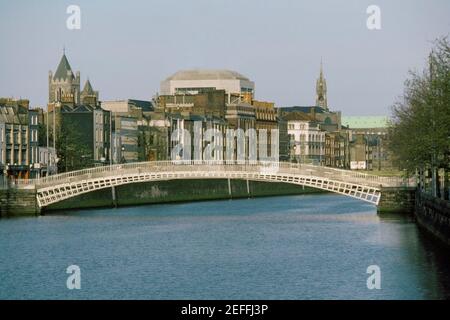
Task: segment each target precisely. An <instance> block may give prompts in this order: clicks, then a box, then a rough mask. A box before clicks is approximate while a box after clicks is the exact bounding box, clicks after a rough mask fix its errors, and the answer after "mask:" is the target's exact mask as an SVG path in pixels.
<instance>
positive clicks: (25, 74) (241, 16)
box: [0, 0, 450, 115]
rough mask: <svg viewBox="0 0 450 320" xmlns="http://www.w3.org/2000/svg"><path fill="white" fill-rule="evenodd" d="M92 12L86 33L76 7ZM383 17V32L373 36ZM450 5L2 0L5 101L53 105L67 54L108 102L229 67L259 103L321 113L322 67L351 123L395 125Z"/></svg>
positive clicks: (332, 99) (443, 30)
mask: <svg viewBox="0 0 450 320" xmlns="http://www.w3.org/2000/svg"><path fill="white" fill-rule="evenodd" d="M71 4H77V5H79V6H80V7H81V20H82V25H81V30H76V31H73V30H68V29H67V28H66V19H67V17H68V14H66V8H67V6H68V5H71ZM370 4H376V5H378V6H379V7H380V8H381V23H382V29H381V30H379V31H370V30H368V29H367V28H366V19H367V14H366V8H367V6H368V5H370ZM449 15H450V1H448V0H430V1H426V0H415V1H411V0H389V1H385V0H371V1H365V0H339V1H337V0H329V1H312V0H310V1H300V0H292V1H286V0H271V1H267V0H241V1H232V0H227V1H225V0H220V1H219V0H184V1H180V0H179V1H174V0H169V1H167V0H161V1H134V0H127V1H82V0H71V1H54V0H40V1H31V0H30V1H6V0H0V43H1V47H0V96H8V97H9V96H13V97H16V98H19V97H23V98H28V99H30V100H31V105H32V106H43V105H45V104H46V103H47V98H48V80H47V79H48V71H49V70H53V71H55V70H56V67H57V64H58V62H59V60H60V58H61V54H62V49H63V46H65V47H66V53H67V57H68V59H69V62H70V64H71V66H72V69H73V70H74V71H78V70H79V71H80V72H81V77H82V82H83V83H84V81H85V80H86V78H87V77H89V79H90V80H91V83H92V85H93V86H94V89H95V90H99V91H100V99H103V100H106V99H125V98H136V99H150V98H151V97H152V96H153V95H154V94H155V93H156V92H157V91H158V90H159V83H160V81H161V80H163V79H164V78H166V77H167V76H169V75H171V74H172V73H174V72H176V71H177V70H180V69H188V68H220V69H222V68H224V69H231V70H235V71H238V72H240V73H242V74H244V75H246V76H248V77H249V78H251V79H252V80H253V81H255V84H256V98H257V99H260V100H264V99H266V100H270V101H274V102H275V103H276V105H277V106H291V105H311V104H314V99H315V96H314V94H315V92H314V90H315V89H314V87H315V81H316V78H317V76H318V73H319V65H320V59H321V57H322V58H323V62H324V70H325V77H326V79H327V84H328V101H329V105H330V107H331V108H332V109H334V110H341V111H342V112H343V113H344V114H345V115H369V114H373V115H384V114H389V113H390V105H392V103H393V102H394V100H395V99H396V98H397V97H398V96H399V95H400V94H401V93H402V90H403V82H404V80H405V79H406V77H407V74H408V70H409V69H414V68H417V69H420V68H422V67H423V66H424V65H425V59H426V57H427V55H428V52H429V50H430V48H431V47H432V41H433V40H434V39H435V38H437V37H439V36H442V35H446V34H449V32H450V19H449Z"/></svg>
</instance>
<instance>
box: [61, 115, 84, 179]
mask: <svg viewBox="0 0 450 320" xmlns="http://www.w3.org/2000/svg"><path fill="white" fill-rule="evenodd" d="M82 141H83V133H82V132H81V131H80V130H76V127H75V126H74V125H73V124H72V123H71V122H70V121H67V120H66V121H64V123H63V125H62V126H61V129H60V132H59V139H57V140H56V150H58V158H59V159H60V160H59V162H58V172H67V171H73V170H80V169H83V168H87V167H90V166H92V151H91V149H90V148H89V146H87V145H86V144H84V143H83V142H82Z"/></svg>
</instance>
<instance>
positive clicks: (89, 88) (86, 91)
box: [82, 78, 95, 96]
mask: <svg viewBox="0 0 450 320" xmlns="http://www.w3.org/2000/svg"><path fill="white" fill-rule="evenodd" d="M82 93H83V95H85V96H88V95H89V96H90V95H95V92H94V89H92V85H91V82H90V81H89V78H88V79H87V80H86V83H85V84H84V88H83V91H82Z"/></svg>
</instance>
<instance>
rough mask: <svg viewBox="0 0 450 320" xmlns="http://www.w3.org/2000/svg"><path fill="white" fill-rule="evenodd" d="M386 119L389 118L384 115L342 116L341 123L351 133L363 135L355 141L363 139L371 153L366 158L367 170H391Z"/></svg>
mask: <svg viewBox="0 0 450 320" xmlns="http://www.w3.org/2000/svg"><path fill="white" fill-rule="evenodd" d="M388 121H389V118H388V117H386V116H346V117H342V125H343V126H345V127H347V128H349V130H350V131H351V133H352V135H354V136H355V135H363V136H364V139H361V138H360V139H357V140H355V143H357V142H360V143H361V142H362V141H364V144H367V146H366V147H365V148H366V149H367V152H368V153H369V154H371V157H370V159H367V161H368V165H367V168H368V169H369V170H385V169H386V170H391V169H392V168H393V164H392V161H391V159H390V154H389V152H388V149H387V140H388ZM369 149H370V151H369ZM352 160H353V161H357V160H354V159H352ZM354 166H355V165H354Z"/></svg>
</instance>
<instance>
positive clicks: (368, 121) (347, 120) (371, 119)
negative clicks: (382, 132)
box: [341, 116, 389, 129]
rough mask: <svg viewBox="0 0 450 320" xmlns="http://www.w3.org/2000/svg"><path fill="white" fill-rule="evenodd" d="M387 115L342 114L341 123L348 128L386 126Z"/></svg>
mask: <svg viewBox="0 0 450 320" xmlns="http://www.w3.org/2000/svg"><path fill="white" fill-rule="evenodd" d="M388 121H389V117H386V116H342V120H341V122H342V125H343V126H348V127H349V128H350V129H371V128H386V127H387V125H388Z"/></svg>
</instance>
